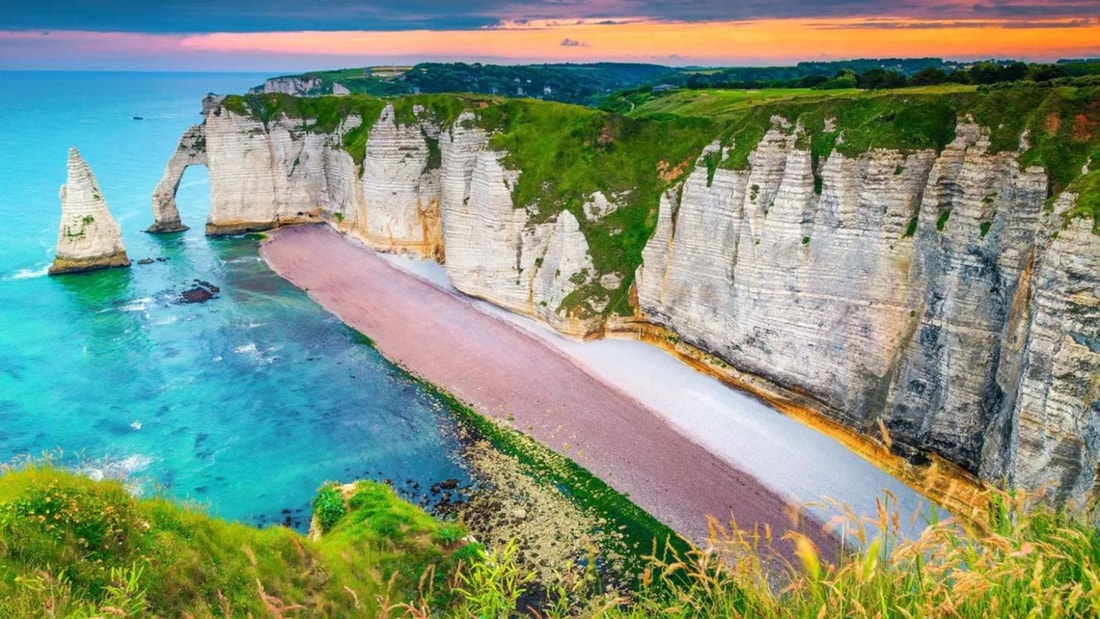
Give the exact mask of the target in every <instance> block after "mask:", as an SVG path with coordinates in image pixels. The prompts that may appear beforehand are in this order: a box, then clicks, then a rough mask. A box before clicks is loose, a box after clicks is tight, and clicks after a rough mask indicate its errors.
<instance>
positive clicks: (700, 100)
mask: <svg viewBox="0 0 1100 619" xmlns="http://www.w3.org/2000/svg"><path fill="white" fill-rule="evenodd" d="M387 101H389V102H391V103H392V104H393V105H394V110H395V117H396V120H397V122H399V123H402V124H406V125H408V124H413V123H416V122H420V121H423V120H430V121H431V122H432V123H434V124H436V125H438V126H440V127H442V128H443V129H444V130H446V128H448V127H450V126H453V124H454V123H455V122H457V120H458V118H459V117H460V115H461V114H462V113H463V112H466V111H469V112H472V113H473V114H474V115H475V118H476V120H474V121H472V123H473V124H474V125H476V126H478V127H481V128H482V129H484V130H485V131H487V132H490V133H491V135H492V137H491V140H490V145H491V147H492V148H494V149H497V150H499V151H501V152H502V153H504V159H503V162H504V164H505V165H506V166H507V167H509V168H512V169H515V170H519V171H520V172H521V173H520V176H519V180H518V182H517V183H516V185H515V187H514V188H513V197H514V202H515V205H516V207H517V208H525V209H527V210H528V213H529V221H530V223H531V224H537V223H540V222H543V221H549V220H552V219H553V218H554V217H556V215H557V214H558V213H560V212H562V211H565V210H568V211H570V212H571V213H572V214H573V215H574V216H575V217H576V219H577V221H578V222H579V223H580V226H581V229H582V232H583V233H584V235H585V237H586V239H587V241H588V245H589V248H590V251H591V254H592V259H593V263H594V266H595V270H596V271H597V275H603V274H609V273H614V274H618V275H620V276H621V284H620V286H619V287H618V288H617V289H615V290H612V291H605V290H603V288H602V287H601V286H600V285H599V283H597V282H596V279H598V278H593V279H590V280H588V281H589V282H590V283H587V284H585V285H583V286H582V287H581V289H579V290H577V291H575V292H574V293H573V294H572V295H570V296H569V297H568V298H567V299H566V300H565V302H564V303H563V308H562V309H565V310H568V311H569V312H571V313H572V314H573V315H574V316H579V317H586V316H591V315H593V314H597V313H604V314H613V313H617V314H622V315H629V314H631V313H632V312H633V309H632V308H631V306H630V302H629V291H630V289H631V286H632V284H633V280H634V274H635V271H636V269H637V267H638V266H639V265H640V264H641V253H642V249H643V248H644V246H645V243H646V242H647V241H648V239H649V238H650V236H651V235H652V232H653V229H654V226H655V225H656V214H657V209H658V205H659V203H660V199H661V195H662V194H663V193H664V192H665V191H666V190H668V189H670V188H674V187H676V186H678V184H679V183H680V182H681V181H682V180H683V179H684V178H685V177H686V176H687V175H688V174H690V173H691V172H692V171H693V170H694V167H695V165H696V161H697V159H698V158H699V157H700V156H701V155H702V154H703V149H704V147H706V145H707V144H709V143H711V142H712V141H718V142H720V143H721V145H722V146H723V148H724V150H725V152H726V154H727V156H726V157H725V158H722V157H721V156H719V155H718V154H711V155H709V156H707V157H704V158H703V159H702V161H703V163H704V164H705V165H707V168H708V178H710V179H713V175H714V173H715V171H716V170H717V169H719V168H725V169H746V168H747V167H748V166H749V158H750V155H751V153H752V152H753V151H754V150H755V149H756V147H757V145H758V144H759V142H760V140H761V139H763V137H764V135H765V134H766V133H767V132H768V131H769V130H771V129H773V128H776V129H779V130H781V131H783V132H785V133H786V134H788V135H791V134H795V133H797V138H796V145H797V146H798V147H800V148H804V149H807V150H809V151H810V152H811V154H812V162H813V166H814V173H815V190H816V191H817V192H818V193H820V192H821V191H822V190H823V179H822V178H821V176H820V170H821V166H822V165H823V163H824V161H825V160H826V158H827V157H829V156H830V155H831V154H832V153H834V152H838V153H841V154H843V155H846V156H849V157H856V156H859V155H862V154H864V153H866V152H868V151H870V150H872V149H897V150H899V151H901V152H904V153H909V152H914V151H917V150H926V149H927V150H933V151H940V150H942V149H943V148H944V147H945V146H946V145H947V144H949V143H950V142H951V141H952V140H954V139H955V130H956V124H957V122H958V121H959V119H963V120H966V119H972V120H973V121H974V122H976V123H977V124H978V125H980V126H981V127H982V128H983V130H985V131H988V133H989V141H990V145H989V148H990V151H991V152H994V153H997V152H1016V151H1018V150H1021V149H1022V154H1021V156H1020V160H1019V161H1020V165H1021V166H1031V165H1038V166H1042V167H1043V168H1045V169H1046V170H1047V172H1048V174H1049V176H1050V187H1049V196H1050V197H1051V198H1053V197H1055V196H1057V195H1059V194H1060V193H1061V192H1063V191H1065V190H1067V189H1072V190H1073V191H1077V192H1080V194H1081V197H1080V199H1079V200H1078V202H1077V206H1076V208H1074V209H1073V210H1072V211H1071V212H1069V213H1067V214H1066V217H1091V218H1093V220H1094V222H1095V229H1096V230H1097V232H1098V233H1100V206H1098V205H1100V195H1098V190H1097V186H1098V185H1100V183H1098V182H1097V181H1096V180H1095V173H1094V172H1093V173H1089V174H1087V175H1084V176H1083V175H1082V169H1083V168H1084V167H1085V166H1086V164H1088V165H1089V166H1090V168H1089V169H1091V170H1093V171H1095V170H1096V169H1097V168H1098V167H1100V85H1096V84H1092V85H1088V84H1086V85H1059V84H1057V83H1046V84H1036V83H1032V82H1019V83H1015V84H998V85H995V86H991V87H981V88H975V87H973V86H962V85H957V84H954V85H940V86H925V87H917V88H905V89H898V90H880V91H819V90H809V89H801V90H797V89H796V90H764V91H744V90H740V91H729V90H710V91H707V90H690V91H672V92H664V93H652V92H649V93H641V94H638V95H637V96H630V97H627V98H624V99H622V100H620V101H619V103H618V104H616V106H615V108H614V109H616V110H618V111H619V112H623V113H616V112H607V111H601V110H595V109H591V108H584V107H579V106H573V105H566V104H559V103H550V102H540V101H533V100H530V99H506V98H502V97H486V96H478V95H417V96H409V97H400V98H396V99H392V100H384V99H376V98H372V97H368V96H357V95H352V96H345V97H315V98H295V97H290V96H287V95H248V96H245V97H236V96H234V97H229V98H227V99H226V100H225V102H224V104H223V105H224V106H225V108H226V109H227V110H230V111H232V112H235V113H246V114H251V115H253V116H254V117H256V118H257V119H259V120H261V121H263V122H265V123H266V122H267V121H269V120H270V119H271V118H274V117H276V116H277V115H279V114H286V115H287V116H288V117H291V118H300V119H302V125H301V127H302V130H303V131H328V132H331V131H334V130H335V129H336V128H337V127H340V126H341V123H342V122H343V119H344V118H346V117H347V116H348V115H351V114H354V115H358V116H360V117H361V118H362V119H363V123H362V124H361V125H359V126H358V127H356V128H354V129H350V130H348V131H346V132H345V133H344V134H343V136H342V142H343V143H342V146H343V148H345V149H346V150H347V151H348V152H349V153H350V154H351V156H352V157H353V159H354V160H355V161H356V162H357V163H361V162H362V160H363V157H364V156H365V152H366V148H367V147H368V145H367V137H368V133H369V129H370V126H371V125H372V124H373V123H374V122H375V120H376V119H377V118H378V115H379V113H380V112H381V110H382V109H383V107H384V106H385V105H386V103H387ZM418 109H419V110H420V112H419V115H418V114H417V113H416V110H418ZM779 119H782V121H779ZM425 139H426V140H429V147H432V146H433V143H432V142H431V141H430V139H429V138H428V137H427V135H426V137H425ZM435 161H436V162H437V163H436V165H438V161H439V158H438V157H436V158H435ZM1090 162H1091V163H1090ZM596 192H602V193H603V194H604V196H606V197H607V198H608V199H610V200H611V201H612V202H613V203H615V204H617V205H618V206H619V207H620V208H618V209H617V210H615V211H614V212H612V213H611V214H608V215H605V216H603V217H598V218H594V219H590V218H589V217H587V216H586V214H585V208H584V207H585V204H586V203H588V202H590V201H591V200H592V196H593V194H595V193H596ZM601 299H602V300H607V301H609V302H608V304H607V306H606V308H603V309H601V304H599V303H598V302H599V301H600V300H601ZM597 310H600V311H597Z"/></svg>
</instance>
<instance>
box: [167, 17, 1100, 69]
mask: <svg viewBox="0 0 1100 619" xmlns="http://www.w3.org/2000/svg"><path fill="white" fill-rule="evenodd" d="M614 21H619V20H614ZM624 21H625V20H624ZM563 40H572V41H584V42H585V45H583V46H581V45H565V46H563V45H562V44H561V43H562V41H563ZM180 44H181V45H182V46H183V47H184V48H187V49H195V50H203V51H217V52H226V53H230V52H243V51H249V52H269V53H277V54H314V55H315V54H329V55H347V54H357V55H362V56H364V57H374V56H426V57H455V58H476V57H479V56H495V57H504V58H516V59H541V60H549V61H582V60H633V61H638V60H660V59H662V58H664V59H668V58H673V59H679V60H680V61H681V63H683V62H688V61H690V62H700V63H704V62H709V63H725V64H729V63H736V62H753V63H759V62H766V61H774V62H788V61H795V60H812V59H816V58H821V57H823V56H825V57H829V58H856V57H886V56H902V57H906V56H909V57H912V56H939V57H945V58H967V57H970V58H977V57H990V56H1006V57H1013V58H1030V59H1055V58H1059V57H1064V56H1079V55H1087V54H1093V53H1097V51H1098V50H1100V23H1096V22H1095V21H1085V22H1082V21H1073V20H1048V21H1039V22H1028V23H1027V27H1020V25H1019V22H1007V21H1005V22H998V21H988V20H983V21H973V20H972V21H953V22H950V23H940V22H933V21H917V20H888V21H873V20H851V19H834V20H821V19H814V20H790V19H783V20H760V21H747V22H709V23H686V22H682V23H667V22H654V21H638V20H637V18H634V20H633V21H629V22H628V23H615V24H600V23H592V22H586V23H570V24H565V25H563V24H561V23H560V22H529V23H524V24H508V25H506V26H505V27H500V28H490V29H482V30H456V31H428V30H418V31H406V32H285V33H214V34H200V35H192V36H188V37H185V38H183V39H182V41H181V43H180Z"/></svg>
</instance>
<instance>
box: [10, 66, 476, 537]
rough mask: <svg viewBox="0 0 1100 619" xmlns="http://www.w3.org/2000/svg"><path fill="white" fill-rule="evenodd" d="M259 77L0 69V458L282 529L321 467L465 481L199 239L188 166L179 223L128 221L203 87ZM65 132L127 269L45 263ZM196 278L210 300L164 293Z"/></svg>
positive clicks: (405, 418) (378, 364)
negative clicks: (48, 463) (96, 190)
mask: <svg viewBox="0 0 1100 619" xmlns="http://www.w3.org/2000/svg"><path fill="white" fill-rule="evenodd" d="M265 77H266V75H245V74H157V73H20V72H0V462H13V461H14V462H18V461H20V460H23V459H25V458H27V457H33V458H37V457H41V456H43V455H44V454H49V455H50V457H51V458H52V459H53V460H54V461H55V462H58V463H60V464H63V465H65V466H69V467H73V468H78V469H81V470H84V471H85V472H87V473H88V474H90V475H93V476H100V475H106V476H116V477H117V476H125V477H126V479H127V480H128V481H129V483H131V485H132V487H134V489H135V491H138V492H143V493H146V494H148V493H153V492H159V493H161V494H164V495H166V496H169V497H173V498H176V499H181V500H185V501H191V502H195V503H198V504H200V505H202V506H204V507H205V508H206V509H207V510H208V511H209V512H210V513H212V514H214V515H217V516H221V517H225V518H229V519H234V520H239V521H242V522H248V523H256V524H265V523H272V522H276V523H289V524H291V525H293V526H296V527H297V528H299V529H303V528H305V527H307V526H308V512H309V501H310V500H311V499H312V497H313V495H314V493H315V491H316V489H317V488H318V486H320V485H321V484H322V483H323V482H325V481H326V480H343V481H350V480H353V479H358V478H370V479H376V480H382V479H391V480H393V483H394V486H395V487H397V488H399V489H402V488H408V487H410V486H411V484H410V483H408V480H412V481H415V482H418V483H419V484H420V486H421V488H428V487H429V486H430V485H431V484H432V483H435V482H438V481H442V480H445V479H450V478H456V479H459V480H460V482H462V483H465V482H467V481H469V475H468V473H467V472H466V470H465V468H464V466H463V462H462V456H461V449H460V447H461V446H460V444H459V441H458V440H457V439H456V438H455V432H454V430H455V427H454V425H455V424H454V422H453V421H452V420H451V419H450V418H449V417H448V416H447V415H446V413H445V412H443V410H444V409H443V408H442V407H441V406H440V405H439V403H438V402H436V401H435V400H434V399H433V398H432V397H431V396H430V395H429V394H427V393H426V392H424V391H423V390H422V389H421V388H420V387H419V386H418V385H417V384H416V383H415V382H413V381H412V380H410V379H409V378H408V377H407V376H406V375H405V374H404V373H403V372H401V371H400V370H398V369H397V368H395V367H394V366H393V365H391V364H390V363H388V362H387V361H386V360H385V359H383V358H382V357H381V356H380V355H379V354H378V353H377V352H376V351H375V350H374V349H373V348H371V347H370V346H369V345H367V344H365V343H364V342H363V341H362V338H361V336H359V335H358V334H356V333H355V332H354V331H352V330H351V329H349V328H348V327H346V326H344V325H343V324H342V323H341V322H340V321H339V320H337V319H336V318H335V317H333V316H332V315H330V314H329V313H328V312H326V311H325V310H323V309H322V308H321V307H319V306H318V305H317V304H315V303H314V302H313V301H311V300H310V299H309V298H308V297H307V296H306V295H305V294H303V293H302V292H300V291H298V290H297V289H295V288H294V287H292V286H291V285H290V284H288V283H286V282H285V281H283V280H282V279H281V278H279V277H278V276H277V275H275V274H274V273H272V272H271V271H270V270H269V269H268V268H267V266H266V265H265V264H264V263H263V261H262V260H261V259H260V257H259V255H258V253H257V241H255V240H253V239H249V238H243V237H242V238H228V239H208V238H206V237H205V236H204V235H203V225H204V223H205V221H206V216H207V213H208V210H209V201H210V195H209V184H208V178H207V175H206V170H205V168H201V167H195V168H191V169H189V170H188V171H187V174H186V175H185V176H184V178H183V183H182V184H181V187H180V192H179V197H178V203H179V208H180V213H181V216H182V218H183V221H184V223H185V224H187V225H189V226H191V230H190V231H188V232H184V233H181V234H175V235H169V236H155V235H149V234H146V233H144V232H143V230H144V229H145V228H146V227H148V226H149V225H150V224H151V223H152V222H153V216H152V212H151V207H150V197H151V195H152V192H153V188H154V187H155V186H156V183H157V181H158V180H159V179H160V174H161V172H162V171H163V169H164V166H165V164H166V163H167V162H168V159H169V157H170V156H171V154H172V153H173V152H174V150H175V148H176V144H177V141H178V139H179V136H180V134H181V133H183V131H184V130H185V129H187V128H188V127H189V126H191V125H193V124H195V123H198V122H200V121H201V117H200V115H199V112H200V109H201V99H202V97H203V95H204V94H205V93H207V92H218V93H231V92H244V91H245V90H247V89H248V88H249V87H251V86H253V85H255V84H258V83H262V82H263V80H264V78H265ZM135 116H140V117H142V118H143V120H135V119H134V117H135ZM70 145H72V146H76V147H77V148H79V149H80V151H81V153H82V154H83V156H84V158H85V160H86V161H87V162H88V164H89V165H90V166H91V168H92V171H93V172H94V173H95V174H96V177H97V178H98V180H99V184H100V187H101V188H102V190H103V194H104V199H105V200H106V201H107V204H108V205H109V206H110V208H111V211H112V213H113V214H114V216H115V218H116V219H117V220H118V221H119V223H120V224H121V226H122V229H123V236H124V240H125V243H126V249H127V253H128V254H129V256H130V259H131V261H133V262H134V265H133V267H132V268H130V269H115V270H110V271H98V272H94V273H86V274H79V275H68V276H62V277H47V275H46V268H47V267H48V266H49V264H50V262H51V260H52V257H53V251H54V244H55V242H56V240H57V227H58V222H59V220H60V213H61V206H60V201H59V199H58V190H59V188H60V186H61V185H62V184H63V183H64V182H65V163H66V158H67V152H68V148H69V146H70ZM143 258H152V259H154V260H157V261H155V262H154V263H153V264H150V265H138V264H137V261H138V260H140V259H143ZM196 279H198V280H204V281H208V282H210V283H212V284H214V285H216V286H218V287H220V289H221V292H220V294H219V295H218V296H217V298H215V299H213V300H211V301H208V302H207V303H205V304H196V305H184V304H179V303H178V302H177V299H178V295H179V293H180V292H182V291H183V290H186V289H187V288H189V287H190V285H191V284H192V282H193V281H194V280H196Z"/></svg>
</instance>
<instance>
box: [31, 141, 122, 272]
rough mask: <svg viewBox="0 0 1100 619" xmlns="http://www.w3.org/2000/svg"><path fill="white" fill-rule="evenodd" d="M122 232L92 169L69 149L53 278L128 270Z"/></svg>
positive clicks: (76, 152)
mask: <svg viewBox="0 0 1100 619" xmlns="http://www.w3.org/2000/svg"><path fill="white" fill-rule="evenodd" d="M128 266H130V260H129V258H127V257H126V248H125V247H123V245H122V229H121V228H119V225H118V222H116V221H115V218H114V217H112V216H111V211H110V210H109V209H108V208H107V201H106V200H105V199H104V197H103V191H102V190H101V189H100V188H99V183H98V182H96V178H95V175H94V174H92V170H91V168H89V167H88V164H87V163H85V161H84V159H83V158H82V157H81V156H80V152H79V151H77V150H76V149H75V148H70V149H69V162H68V177H67V179H66V181H65V184H64V185H62V186H61V225H60V226H59V227H58V232H57V251H56V254H55V255H54V260H53V264H52V265H51V266H50V270H49V272H50V275H60V274H62V273H77V272H80V271H94V270H97V269H106V268H110V267H128Z"/></svg>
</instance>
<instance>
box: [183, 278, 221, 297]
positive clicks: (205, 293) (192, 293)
mask: <svg viewBox="0 0 1100 619" xmlns="http://www.w3.org/2000/svg"><path fill="white" fill-rule="evenodd" d="M219 292H221V288H218V287H217V286H215V285H214V284H211V283H210V282H207V281H203V280H201V279H196V280H195V285H194V286H193V287H191V288H189V289H187V290H184V291H183V292H182V293H180V296H179V302H180V303H206V302H207V301H209V300H210V299H213V298H214V295H216V294H218V293H219Z"/></svg>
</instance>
